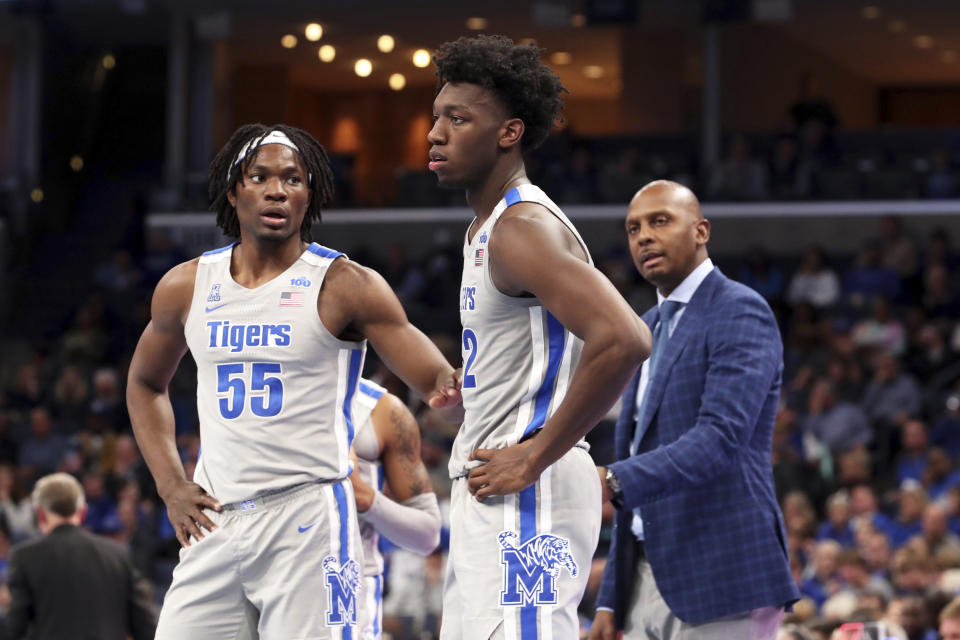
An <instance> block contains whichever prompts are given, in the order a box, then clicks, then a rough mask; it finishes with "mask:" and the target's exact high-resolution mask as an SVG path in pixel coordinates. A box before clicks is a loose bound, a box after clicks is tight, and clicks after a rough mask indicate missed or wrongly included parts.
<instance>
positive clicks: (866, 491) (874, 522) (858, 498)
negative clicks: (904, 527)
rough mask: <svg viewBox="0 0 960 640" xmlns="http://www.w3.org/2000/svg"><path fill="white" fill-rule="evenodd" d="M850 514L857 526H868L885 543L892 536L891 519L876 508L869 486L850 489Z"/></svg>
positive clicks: (871, 488)
mask: <svg viewBox="0 0 960 640" xmlns="http://www.w3.org/2000/svg"><path fill="white" fill-rule="evenodd" d="M850 513H851V516H852V517H853V519H854V521H855V522H857V523H858V524H857V525H856V526H859V523H860V522H864V523H867V524H869V525H870V526H871V527H872V528H873V529H874V530H875V531H877V532H879V533H880V534H882V535H883V536H884V538H885V542H889V541H888V540H887V538H888V537H889V536H890V535H892V534H893V532H894V529H895V527H896V524H895V523H894V521H893V519H892V518H891V517H890V516H888V515H887V514H885V513H883V512H882V511H880V510H879V509H878V508H877V495H876V493H875V492H874V490H873V487H871V486H870V485H869V484H857V485H854V486H853V487H851V489H850Z"/></svg>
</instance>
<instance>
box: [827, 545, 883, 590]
mask: <svg viewBox="0 0 960 640" xmlns="http://www.w3.org/2000/svg"><path fill="white" fill-rule="evenodd" d="M837 567H838V570H839V573H840V579H841V580H842V581H843V587H842V589H843V590H849V591H852V592H853V594H854V595H856V596H857V597H858V598H859V597H860V596H861V595H862V594H864V593H866V592H868V591H869V592H872V593H877V594H880V595H881V596H882V597H883V598H884V599H885V600H886V601H889V600H890V599H891V598H893V596H894V593H893V586H892V585H891V584H890V583H889V582H887V581H886V579H884V578H883V577H881V576H877V575H873V574H871V573H870V568H869V566H868V565H867V561H866V559H865V558H864V557H863V555H861V553H860V552H859V551H858V550H856V549H845V550H843V551H842V552H841V553H840V555H839V557H838V558H837Z"/></svg>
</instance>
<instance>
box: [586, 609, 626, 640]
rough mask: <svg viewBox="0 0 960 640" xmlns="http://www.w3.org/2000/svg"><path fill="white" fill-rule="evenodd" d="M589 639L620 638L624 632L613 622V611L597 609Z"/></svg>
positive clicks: (617, 639)
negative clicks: (618, 629)
mask: <svg viewBox="0 0 960 640" xmlns="http://www.w3.org/2000/svg"><path fill="white" fill-rule="evenodd" d="M587 637H588V638H589V640H620V639H621V638H623V632H622V631H617V628H616V626H615V625H614V623H613V612H612V611H597V614H596V615H595V616H593V626H591V627H590V635H589V636H587Z"/></svg>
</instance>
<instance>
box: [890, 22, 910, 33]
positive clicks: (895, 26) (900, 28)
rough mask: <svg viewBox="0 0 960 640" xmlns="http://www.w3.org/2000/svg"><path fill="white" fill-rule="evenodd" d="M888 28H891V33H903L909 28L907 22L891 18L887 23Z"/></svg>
mask: <svg viewBox="0 0 960 640" xmlns="http://www.w3.org/2000/svg"><path fill="white" fill-rule="evenodd" d="M887 29H889V30H890V32H891V33H903V32H904V31H906V30H907V23H906V22H904V21H903V20H891V21H890V22H888V23H887Z"/></svg>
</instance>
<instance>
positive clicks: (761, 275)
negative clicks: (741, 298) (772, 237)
mask: <svg viewBox="0 0 960 640" xmlns="http://www.w3.org/2000/svg"><path fill="white" fill-rule="evenodd" d="M738 280H740V282H742V283H743V284H745V285H747V286H748V287H750V288H751V289H753V290H754V291H756V292H757V293H759V294H760V295H762V296H763V297H764V299H766V300H767V302H775V301H776V300H778V299H779V298H780V296H781V295H783V287H784V277H783V270H782V269H780V267H778V266H777V265H776V264H774V263H773V261H772V260H771V259H770V256H769V255H767V252H766V250H765V249H764V248H763V247H761V246H756V247H753V248H752V249H751V250H750V251H749V253H748V254H747V257H746V259H745V260H744V265H743V267H742V268H741V269H740V277H739V278H738Z"/></svg>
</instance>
